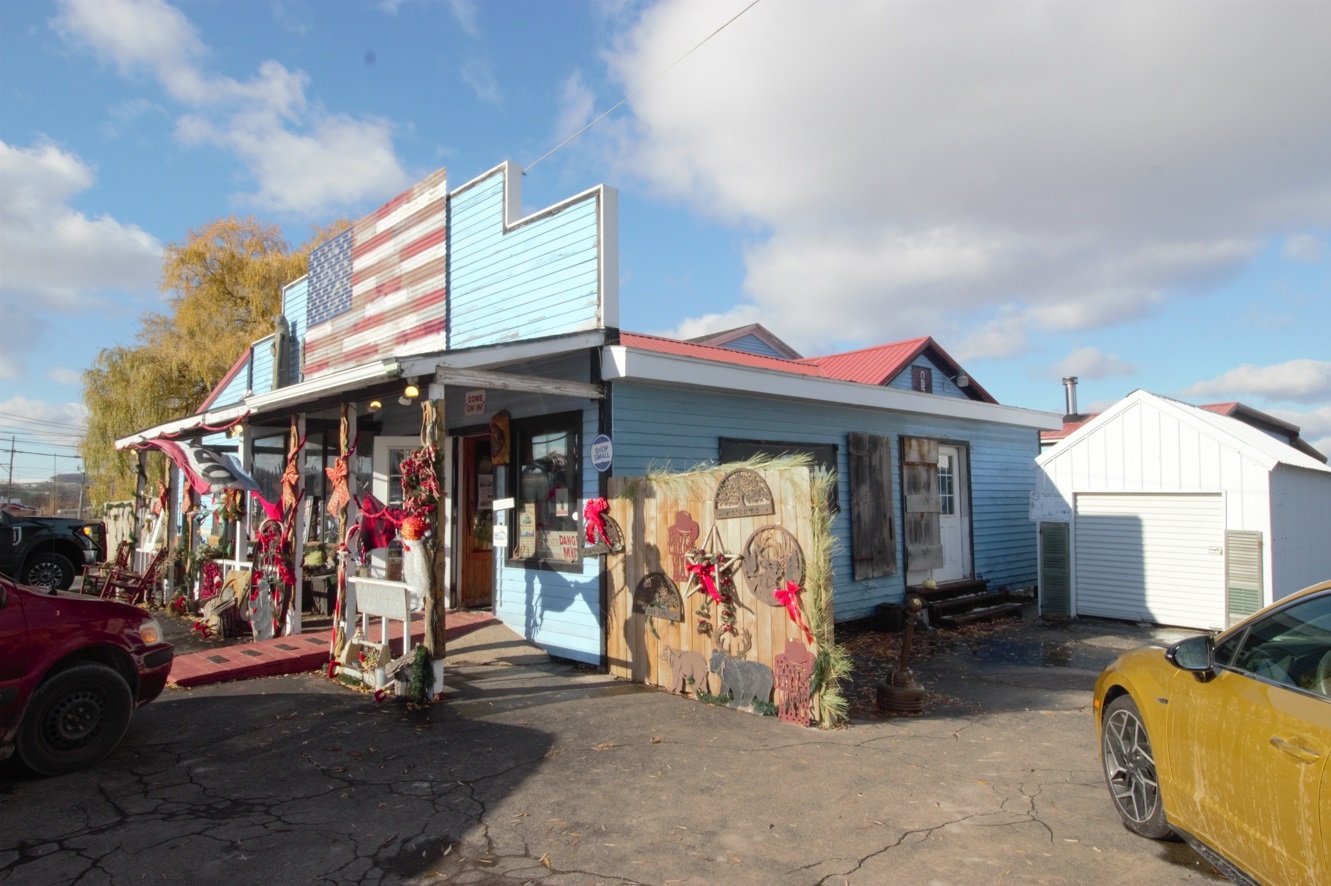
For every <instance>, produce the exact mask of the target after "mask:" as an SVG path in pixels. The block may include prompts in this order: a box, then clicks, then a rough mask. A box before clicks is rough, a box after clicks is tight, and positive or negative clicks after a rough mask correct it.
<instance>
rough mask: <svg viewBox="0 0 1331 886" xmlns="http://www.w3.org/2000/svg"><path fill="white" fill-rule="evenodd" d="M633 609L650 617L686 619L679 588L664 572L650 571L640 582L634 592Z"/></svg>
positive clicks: (668, 619)
mask: <svg viewBox="0 0 1331 886" xmlns="http://www.w3.org/2000/svg"><path fill="white" fill-rule="evenodd" d="M633 611H634V612H639V613H642V614H643V615H646V616H647V617H648V618H664V619H665V620H667V621H683V620H684V603H683V601H682V600H681V599H680V596H679V588H677V587H675V583H674V582H673V581H671V580H670V576H668V575H666V574H665V573H664V572H649V573H647V574H646V575H644V576H643V577H642V581H640V582H638V589H637V590H636V591H634V592H633Z"/></svg>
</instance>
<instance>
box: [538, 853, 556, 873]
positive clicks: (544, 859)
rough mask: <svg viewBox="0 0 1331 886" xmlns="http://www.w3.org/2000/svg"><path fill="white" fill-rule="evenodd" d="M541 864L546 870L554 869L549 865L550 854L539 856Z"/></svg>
mask: <svg viewBox="0 0 1331 886" xmlns="http://www.w3.org/2000/svg"><path fill="white" fill-rule="evenodd" d="M541 864H543V865H545V867H546V869H547V870H552V871H553V870H554V868H553V867H552V866H551V865H550V853H548V852H547V853H546V854H545V855H542V856H541Z"/></svg>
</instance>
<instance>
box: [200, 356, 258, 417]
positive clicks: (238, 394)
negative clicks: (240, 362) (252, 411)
mask: <svg viewBox="0 0 1331 886" xmlns="http://www.w3.org/2000/svg"><path fill="white" fill-rule="evenodd" d="M249 386H250V365H249V364H248V363H247V364H246V365H244V366H242V367H240V369H238V370H237V371H236V374H235V375H233V376H232V377H231V381H229V382H227V383H226V387H224V388H222V390H221V391H220V392H219V393H218V395H217V398H216V399H215V400H213V402H212V406H211V407H210V408H212V409H222V408H224V407H227V406H235V405H236V404H238V403H240V401H241V400H244V399H245V393H246V391H248V390H249Z"/></svg>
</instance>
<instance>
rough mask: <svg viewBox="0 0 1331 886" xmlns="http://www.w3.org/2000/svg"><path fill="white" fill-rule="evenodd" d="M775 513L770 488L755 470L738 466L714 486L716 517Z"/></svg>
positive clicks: (725, 518) (726, 518)
mask: <svg viewBox="0 0 1331 886" xmlns="http://www.w3.org/2000/svg"><path fill="white" fill-rule="evenodd" d="M774 513H776V505H775V504H774V503H773V501H772V490H771V489H769V488H768V487H767V481H766V480H764V479H763V478H762V475H761V474H759V473H758V472H757V471H751V470H749V469H747V468H740V469H738V470H735V471H731V472H730V473H729V474H726V476H725V477H724V478H723V479H722V480H721V485H720V486H718V487H717V488H716V519H718V520H728V519H733V518H735V517H766V516H768V515H769V514H774Z"/></svg>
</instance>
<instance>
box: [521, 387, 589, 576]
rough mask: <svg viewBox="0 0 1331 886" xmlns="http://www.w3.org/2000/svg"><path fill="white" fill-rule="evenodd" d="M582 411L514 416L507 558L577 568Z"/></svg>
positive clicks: (544, 566)
mask: <svg viewBox="0 0 1331 886" xmlns="http://www.w3.org/2000/svg"><path fill="white" fill-rule="evenodd" d="M581 421H582V415H581V413H576V412H574V413H565V414H563V415H554V416H545V417H542V418H539V419H529V420H526V421H515V422H514V423H513V427H512V441H513V454H514V456H515V457H514V459H513V463H512V465H510V469H511V470H512V471H513V477H512V480H513V481H514V482H513V485H512V488H513V489H515V490H516V495H515V496H514V498H515V505H516V507H515V508H514V511H513V516H512V519H511V525H510V529H509V532H510V551H509V559H510V561H518V562H521V563H525V564H526V565H528V566H534V567H537V568H546V569H559V568H561V567H563V568H578V567H580V566H581V563H582V538H581V536H580V534H579V529H578V515H579V502H578V497H579V496H578V491H579V489H580V486H579V471H578V467H579V462H580V461H581V453H582V450H581V447H580V445H579V440H578V428H579V426H580V424H581Z"/></svg>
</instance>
